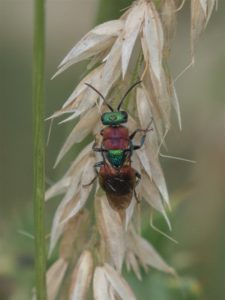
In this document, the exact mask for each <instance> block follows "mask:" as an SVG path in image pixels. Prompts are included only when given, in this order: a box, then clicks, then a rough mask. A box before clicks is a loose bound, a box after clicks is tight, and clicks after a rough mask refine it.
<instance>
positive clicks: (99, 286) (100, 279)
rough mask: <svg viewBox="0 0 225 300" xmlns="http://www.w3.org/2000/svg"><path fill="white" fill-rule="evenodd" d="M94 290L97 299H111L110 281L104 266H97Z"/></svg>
mask: <svg viewBox="0 0 225 300" xmlns="http://www.w3.org/2000/svg"><path fill="white" fill-rule="evenodd" d="M93 292H94V299H95V300H104V299H110V295H109V282H108V280H107V278H106V276H105V272H104V269H103V267H96V268H95V272H94V278H93Z"/></svg>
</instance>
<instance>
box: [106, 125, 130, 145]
mask: <svg viewBox="0 0 225 300" xmlns="http://www.w3.org/2000/svg"><path fill="white" fill-rule="evenodd" d="M102 136H103V146H104V148H105V149H127V148H128V147H129V141H130V140H129V132H128V129H127V128H126V127H123V126H118V127H106V128H104V129H103V131H102Z"/></svg>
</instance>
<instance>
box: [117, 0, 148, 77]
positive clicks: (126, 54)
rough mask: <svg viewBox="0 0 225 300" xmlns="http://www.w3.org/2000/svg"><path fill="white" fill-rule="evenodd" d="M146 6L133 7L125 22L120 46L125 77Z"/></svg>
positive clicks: (141, 4)
mask: <svg viewBox="0 0 225 300" xmlns="http://www.w3.org/2000/svg"><path fill="white" fill-rule="evenodd" d="M145 8H146V6H145V5H144V4H143V3H140V4H139V5H135V6H133V7H132V8H131V9H130V11H129V14H128V16H127V18H126V21H125V27H124V36H123V44H122V56H121V58H122V75H123V78H124V77H125V75H126V72H127V68H128V64H129V61H130V57H131V54H132V50H133V48H134V45H135V42H136V39H137V37H138V34H139V31H140V28H141V25H142V22H143V21H144V10H145Z"/></svg>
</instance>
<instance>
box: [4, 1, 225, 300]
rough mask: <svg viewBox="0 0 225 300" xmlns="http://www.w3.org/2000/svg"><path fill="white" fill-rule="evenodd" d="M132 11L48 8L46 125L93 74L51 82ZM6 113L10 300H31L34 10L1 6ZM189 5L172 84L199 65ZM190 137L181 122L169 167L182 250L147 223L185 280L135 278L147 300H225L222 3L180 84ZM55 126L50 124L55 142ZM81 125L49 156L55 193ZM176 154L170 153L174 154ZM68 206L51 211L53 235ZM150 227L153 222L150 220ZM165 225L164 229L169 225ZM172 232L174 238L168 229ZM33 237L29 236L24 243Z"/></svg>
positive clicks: (87, 5) (62, 132) (60, 138)
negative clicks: (90, 41)
mask: <svg viewBox="0 0 225 300" xmlns="http://www.w3.org/2000/svg"><path fill="white" fill-rule="evenodd" d="M129 2H131V1H120V0H116V1H115V0H102V1H101V3H99V1H97V0H76V1H75V0H63V1H59V0H49V1H47V3H46V12H47V15H46V17H47V24H46V25H47V32H46V117H47V116H49V115H51V114H52V113H53V112H54V111H55V110H57V109H58V108H59V107H60V106H61V105H62V103H63V102H64V100H65V99H66V98H67V97H68V96H69V95H70V93H71V92H72V90H73V88H74V86H75V85H76V83H77V82H78V81H79V80H80V78H81V77H82V74H83V72H84V71H85V64H82V63H81V64H78V65H77V66H75V67H72V68H71V69H70V70H68V71H67V72H65V73H64V74H63V75H61V76H59V77H57V78H56V79H55V80H53V81H51V80H50V78H51V76H52V75H53V74H54V72H55V71H56V66H57V65H58V63H59V62H60V61H61V59H62V58H63V57H64V56H65V54H66V53H67V52H68V50H69V49H70V48H71V47H72V46H73V45H74V44H75V42H77V41H78V40H79V39H80V38H81V37H82V36H83V35H84V34H85V33H86V32H87V31H88V30H89V29H90V28H91V27H92V26H93V24H96V22H100V21H103V20H107V19H112V18H115V17H116V16H118V15H119V14H120V12H119V9H120V8H123V7H126V6H127V5H128V4H129ZM0 11H1V52H0V62H1V85H2V88H1V110H0V133H1V147H0V158H1V162H0V164H1V165H0V201H1V202H0V300H8V299H9V300H26V299H31V289H32V286H33V283H34V261H33V240H32V235H33V215H32V131H31V130H32V129H31V124H32V120H31V111H32V107H31V60H32V1H31V0H1V2H0ZM189 28H190V14H189V1H187V4H186V5H185V7H184V9H183V10H182V11H180V12H179V13H178V27H177V36H176V39H175V41H174V46H173V52H172V56H171V60H170V66H171V70H172V74H173V76H174V77H176V75H177V74H179V73H180V71H182V69H183V68H184V67H185V66H186V65H187V64H188V63H189V59H190V55H189V54H190V53H189ZM176 88H177V93H178V96H179V99H180V104H181V113H182V123H183V130H182V132H180V131H179V130H178V126H177V123H176V117H175V114H174V115H173V120H172V128H171V131H170V133H169V134H168V136H167V147H168V149H167V154H169V155H174V156H180V157H185V158H189V159H193V160H196V161H197V163H196V164H189V163H185V162H181V161H176V160H171V159H166V158H162V159H161V162H162V166H163V169H164V172H165V177H166V180H167V183H168V189H169V192H170V196H171V201H172V206H173V207H174V208H173V211H172V212H171V213H170V218H171V221H172V225H173V232H172V235H173V237H174V238H175V239H177V240H178V241H179V244H178V245H175V244H173V243H171V242H170V241H168V240H167V239H165V238H164V237H162V236H161V235H159V234H158V233H156V232H154V231H153V230H152V229H151V228H150V227H149V224H148V220H146V219H145V220H144V221H143V235H144V236H145V237H147V238H148V239H149V240H150V241H151V242H152V243H153V245H154V246H155V247H156V248H157V249H158V250H159V252H160V253H161V254H162V255H163V257H165V259H166V260H167V261H168V262H169V263H170V264H171V265H172V266H174V267H175V268H176V269H177V271H178V273H179V275H180V279H179V280H176V279H174V278H171V277H169V276H167V275H164V274H161V273H159V272H156V271H154V270H150V272H149V273H148V274H144V273H143V281H142V282H138V281H137V279H136V278H135V277H134V276H133V275H132V274H127V273H126V276H127V280H128V281H129V282H130V283H131V285H132V287H133V289H134V290H135V293H136V295H137V298H138V299H139V300H148V299H149V300H151V299H154V300H180V299H184V300H192V299H193V300H194V299H196V300H223V299H225V233H224V231H225V1H219V5H218V10H217V11H214V13H213V15H212V18H211V20H210V22H209V24H208V27H207V29H206V31H205V32H204V34H203V35H202V36H201V39H200V41H199V43H198V46H197V49H196V64H195V66H194V68H191V69H189V70H188V71H187V72H186V73H185V74H184V75H183V76H182V77H181V78H180V79H179V80H178V81H177V82H176ZM48 127H49V123H47V122H46V132H47V131H48ZM70 128H71V124H67V125H65V124H63V125H60V126H58V125H57V122H55V124H54V126H53V131H52V134H51V139H50V143H49V145H48V146H47V147H46V174H47V185H49V184H51V183H52V182H55V181H56V180H57V179H58V178H60V176H61V175H62V174H63V172H64V171H65V170H66V168H67V166H68V164H69V162H70V160H71V159H72V158H73V157H74V155H75V154H76V153H77V152H78V151H79V147H78V148H75V149H73V151H72V152H70V154H69V155H68V157H67V158H66V159H65V160H64V162H63V163H61V164H60V166H59V167H58V168H57V169H56V170H53V164H54V161H55V159H56V156H57V153H58V151H59V149H60V147H61V145H62V144H63V142H64V140H65V138H66V135H67V134H68V132H69V130H70ZM165 152H166V151H165V150H164V153H165ZM57 201H58V200H52V201H51V203H49V204H48V205H47V207H46V223H47V230H48V232H49V229H50V224H51V220H52V215H53V213H54V209H55V207H56V205H57V203H58V202H57ZM146 218H148V216H146ZM156 224H157V225H158V226H159V227H161V228H163V229H165V228H164V223H163V220H161V218H160V217H159V216H157V217H156ZM165 230H166V229H165ZM24 232H25V233H26V234H24Z"/></svg>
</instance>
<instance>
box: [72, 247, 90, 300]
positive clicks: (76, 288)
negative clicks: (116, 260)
mask: <svg viewBox="0 0 225 300" xmlns="http://www.w3.org/2000/svg"><path fill="white" fill-rule="evenodd" d="M92 272H93V258H92V254H91V252H90V251H88V250H84V251H83V252H82V254H81V256H80V258H79V260H78V262H77V264H76V266H75V269H74V271H73V274H72V278H71V284H70V291H69V300H84V299H86V298H85V297H86V295H87V292H88V289H89V286H90V282H91V278H92Z"/></svg>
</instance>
